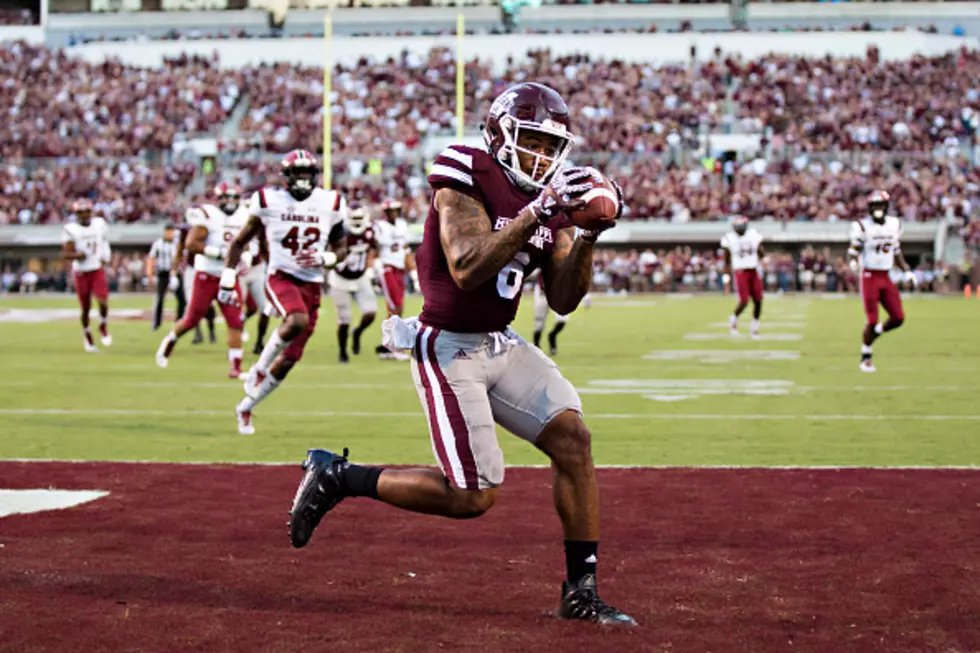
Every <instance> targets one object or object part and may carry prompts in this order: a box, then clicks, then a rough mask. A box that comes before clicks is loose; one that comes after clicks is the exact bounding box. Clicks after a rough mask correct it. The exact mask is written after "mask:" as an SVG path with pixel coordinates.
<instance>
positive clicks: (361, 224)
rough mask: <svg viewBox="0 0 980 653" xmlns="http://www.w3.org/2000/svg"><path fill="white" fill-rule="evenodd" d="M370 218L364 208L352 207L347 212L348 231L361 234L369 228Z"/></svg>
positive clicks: (356, 234) (357, 234)
mask: <svg viewBox="0 0 980 653" xmlns="http://www.w3.org/2000/svg"><path fill="white" fill-rule="evenodd" d="M367 226H368V219H367V214H366V213H365V212H364V209H352V210H351V211H350V212H349V213H348V214H347V232H348V233H351V234H354V235H355V236H359V235H361V234H362V233H364V231H365V230H366V229H367Z"/></svg>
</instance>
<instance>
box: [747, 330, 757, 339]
mask: <svg viewBox="0 0 980 653" xmlns="http://www.w3.org/2000/svg"><path fill="white" fill-rule="evenodd" d="M749 337H750V338H752V339H753V340H758V339H759V332H758V331H753V332H752V333H751V335H750V336H749Z"/></svg>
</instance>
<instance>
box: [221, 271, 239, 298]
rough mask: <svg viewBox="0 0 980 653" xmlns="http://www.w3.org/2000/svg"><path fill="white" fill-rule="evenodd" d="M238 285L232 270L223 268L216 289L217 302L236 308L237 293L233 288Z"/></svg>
mask: <svg viewBox="0 0 980 653" xmlns="http://www.w3.org/2000/svg"><path fill="white" fill-rule="evenodd" d="M237 284H238V273H237V272H235V270H233V269H232V268H225V269H224V270H222V271H221V282H220V285H219V287H218V301H219V302H220V303H222V304H227V305H229V306H238V305H239V301H238V293H237V292H236V291H235V286H236V285H237Z"/></svg>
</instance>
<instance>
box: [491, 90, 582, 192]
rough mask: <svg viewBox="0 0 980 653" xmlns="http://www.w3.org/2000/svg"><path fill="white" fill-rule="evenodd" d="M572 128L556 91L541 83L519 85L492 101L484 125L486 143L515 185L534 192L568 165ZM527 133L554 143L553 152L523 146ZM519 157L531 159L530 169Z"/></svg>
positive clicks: (564, 105)
mask: <svg viewBox="0 0 980 653" xmlns="http://www.w3.org/2000/svg"><path fill="white" fill-rule="evenodd" d="M569 127H570V122H569V118H568V106H567V105H566V104H565V100H563V99H562V97H561V95H559V94H558V93H557V91H555V90H553V89H551V88H548V87H547V86H544V85H542V84H533V83H524V84H517V85H515V86H511V87H510V88H508V89H507V90H506V91H504V92H503V93H501V94H500V95H498V96H497V99H496V100H494V101H493V104H492V105H491V106H490V112H489V113H488V114H487V121H486V124H484V125H483V140H484V141H486V144H487V148H488V149H489V150H490V152H491V153H492V154H493V156H494V158H495V159H496V160H497V163H499V164H500V165H501V166H503V168H504V169H505V170H506V171H507V173H508V174H509V175H510V177H511V179H512V180H513V181H514V183H515V184H517V185H518V186H519V187H521V188H522V189H525V190H533V189H537V188H542V187H543V186H544V185H545V184H547V183H548V180H549V179H551V176H552V175H553V174H555V172H556V171H558V170H559V169H561V167H562V165H563V164H564V163H565V159H566V158H567V157H568V153H569V151H570V150H571V148H572V134H571V131H570V130H569ZM528 132H531V133H537V134H538V135H541V136H545V137H546V138H548V140H550V141H552V142H553V151H552V152H551V153H550V154H544V153H542V152H541V151H539V150H540V148H534V149H531V148H528V147H527V146H522V144H521V143H520V141H521V134H526V133H528ZM518 154H524V155H526V156H529V157H532V158H531V159H530V170H525V169H524V167H523V166H522V165H521V161H520V157H519V156H518Z"/></svg>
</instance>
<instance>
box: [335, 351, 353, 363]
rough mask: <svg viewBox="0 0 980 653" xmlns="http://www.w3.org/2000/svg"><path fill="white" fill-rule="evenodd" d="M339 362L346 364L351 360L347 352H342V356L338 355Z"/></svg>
mask: <svg viewBox="0 0 980 653" xmlns="http://www.w3.org/2000/svg"><path fill="white" fill-rule="evenodd" d="M337 362H338V363H341V364H346V363H349V362H350V358H348V357H347V352H346V351H342V352H340V356H338V357H337Z"/></svg>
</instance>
